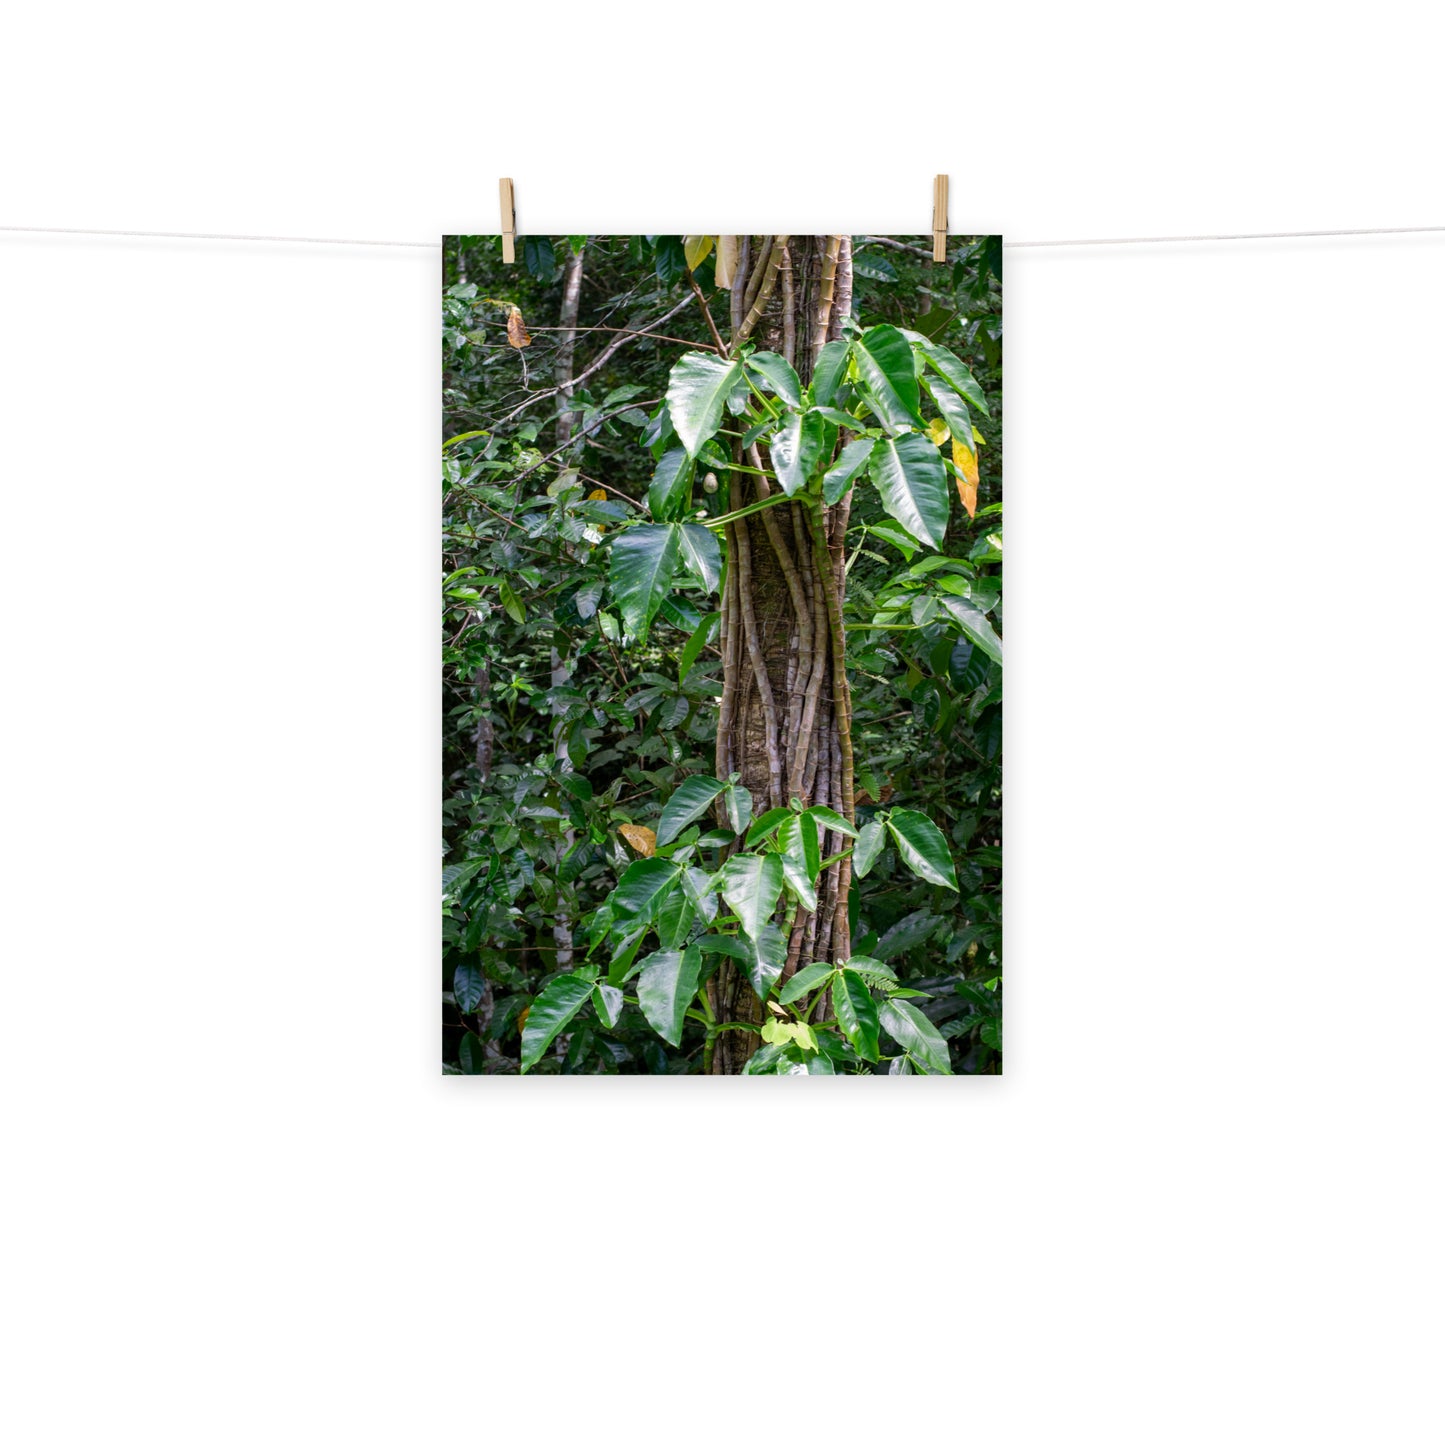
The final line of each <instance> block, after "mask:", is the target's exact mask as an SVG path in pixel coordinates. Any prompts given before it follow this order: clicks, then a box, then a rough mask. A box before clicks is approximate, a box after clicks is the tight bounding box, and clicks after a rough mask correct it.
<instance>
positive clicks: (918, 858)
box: [888, 808, 958, 893]
mask: <svg viewBox="0 0 1445 1445" xmlns="http://www.w3.org/2000/svg"><path fill="white" fill-rule="evenodd" d="M888 831H889V832H890V833H891V834H892V835H893V841H894V842H895V843H896V844H897V845H898V856H899V857H900V858H902V859H903V861H904V862H905V863H906V864H907V865H908V866H909V867H910V868H911V869H912V870H913V871H914V872H915V873H916V874H918V876H919V877H920V878H923V879H926V880H927V881H928V882H929V883H937V884H939V885H940V886H941V887H944V888H952V889H953V891H954V892H955V893H957V892H958V879H957V877H955V876H954V872H953V857H952V855H951V854H950V853H949V851H948V840H947V839H946V838H945V837H944V836H943V834H942V833H940V832H939V831H938V828H937V827H936V826H935V825H934V823H933V821H932V820H931V819H929V818H926V817H925V816H924V815H923V814H922V813H915V812H912V811H910V810H909V809H907V808H895V809H894V810H893V811H892V812H891V813H890V814H889V815H888Z"/></svg>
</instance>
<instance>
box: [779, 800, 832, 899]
mask: <svg viewBox="0 0 1445 1445" xmlns="http://www.w3.org/2000/svg"><path fill="white" fill-rule="evenodd" d="M778 847H779V848H780V849H781V850H782V851H781V852H780V853H779V854H778V855H777V856H778V857H780V858H781V859H782V862H783V878H784V880H785V881H786V883H787V885H788V887H789V888H791V889H792V891H793V894H794V896H795V897H796V898H797V900H798V902H799V903H801V904H802V905H803V907H804V908H806V909H807V910H808V912H809V913H816V912H817V910H818V895H817V893H816V892H815V891H814V888H813V882H814V880H815V879H816V878H817V876H818V870H819V869H820V868H821V867H822V860H821V858H820V857H819V856H818V828H817V825H816V824H815V823H814V822H813V820H812V819H811V818H808V819H804V818H803V817H802V816H801V815H800V814H798V813H794V814H793V815H792V817H790V818H789V819H787V821H786V822H785V823H784V824H783V826H782V827H781V828H779V829H778Z"/></svg>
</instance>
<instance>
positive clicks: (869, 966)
mask: <svg viewBox="0 0 1445 1445" xmlns="http://www.w3.org/2000/svg"><path fill="white" fill-rule="evenodd" d="M843 967H844V968H846V969H851V970H852V971H853V972H854V973H861V974H862V975H863V978H864V981H865V982H866V983H867V984H868V985H869V986H870V987H871V988H877V987H879V986H880V985H883V984H894V983H897V982H898V975H897V974H896V973H894V972H893V970H892V969H891V968H889V967H888V965H887V964H886V963H880V962H879V961H878V960H877V959H876V958H869V957H867V956H866V955H865V954H861V953H855V954H854V955H853V957H852V958H850V959H849V960H848V962H847V963H845V964H844V965H843Z"/></svg>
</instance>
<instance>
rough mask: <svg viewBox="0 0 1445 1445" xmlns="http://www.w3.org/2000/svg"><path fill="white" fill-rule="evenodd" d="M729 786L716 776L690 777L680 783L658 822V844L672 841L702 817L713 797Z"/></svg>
mask: <svg viewBox="0 0 1445 1445" xmlns="http://www.w3.org/2000/svg"><path fill="white" fill-rule="evenodd" d="M726 787H727V784H726V783H720V782H718V780H717V779H716V778H688V779H686V780H685V781H684V782H682V783H680V784H679V785H678V787H677V788H676V789H675V790H674V791H673V794H672V796H671V797H670V798H669V799H668V800H667V806H666V807H665V808H664V809H663V810H662V817H661V818H659V819H658V822H657V844H658V847H662V846H663V845H664V844H667V843H671V842H672V840H673V839H674V838H676V837H677V835H678V834H679V833H681V832H682V830H683V829H684V828H686V827H687V825H688V824H689V823H691V822H692V821H693V819H694V818H700V817H702V815H703V814H704V813H705V812H707V810H708V809H709V808H710V807H711V806H712V803H713V799H714V798H716V797H717V795H718V794H719V793H721V792H722V791H723V789H724V788H726Z"/></svg>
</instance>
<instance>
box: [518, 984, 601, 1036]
mask: <svg viewBox="0 0 1445 1445" xmlns="http://www.w3.org/2000/svg"><path fill="white" fill-rule="evenodd" d="M592 1007H593V1008H594V1009H596V1010H597V1017H598V1018H599V1019H601V1020H602V1023H603V1025H604V1026H605V1027H607V1028H609V1029H615V1028H616V1027H617V1020H618V1019H619V1018H621V1016H622V990H621V989H620V988H613V987H612V985H611V984H610V983H599V984H596V985H594V987H593V993H592ZM528 1017H530V1015H529V1016H528Z"/></svg>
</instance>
